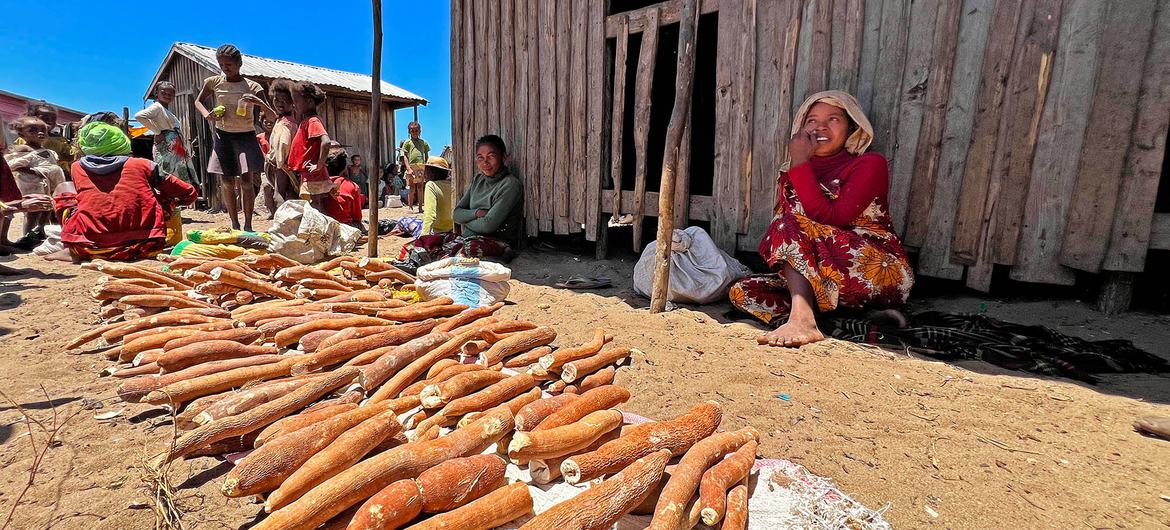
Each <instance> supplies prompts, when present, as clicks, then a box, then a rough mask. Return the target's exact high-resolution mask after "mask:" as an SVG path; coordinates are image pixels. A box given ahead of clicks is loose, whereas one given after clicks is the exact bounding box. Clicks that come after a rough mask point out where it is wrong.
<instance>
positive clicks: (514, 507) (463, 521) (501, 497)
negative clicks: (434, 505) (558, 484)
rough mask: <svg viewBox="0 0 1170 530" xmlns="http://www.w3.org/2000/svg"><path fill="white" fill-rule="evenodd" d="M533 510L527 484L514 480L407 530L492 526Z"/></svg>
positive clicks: (479, 529)
mask: <svg viewBox="0 0 1170 530" xmlns="http://www.w3.org/2000/svg"><path fill="white" fill-rule="evenodd" d="M529 513H532V494H531V493H530V492H529V491H528V485H527V484H525V483H523V482H515V483H512V484H510V485H507V486H504V487H502V488H499V489H497V490H495V491H492V492H491V493H488V494H487V495H484V496H483V497H482V498H480V499H478V500H476V501H473V502H471V503H470V504H467V505H466V506H462V507H460V508H456V509H454V510H451V511H449V512H445V513H441V514H438V515H435V516H433V517H431V518H429V519H426V520H424V521H422V522H420V523H418V524H415V525H412V526H409V527H407V530H441V529H447V528H458V529H460V530H491V529H492V528H496V527H498V526H502V525H505V524H507V523H509V522H511V521H514V520H516V519H519V518H521V517H523V516H525V515H527V514H529Z"/></svg>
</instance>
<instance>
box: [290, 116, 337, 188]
mask: <svg viewBox="0 0 1170 530" xmlns="http://www.w3.org/2000/svg"><path fill="white" fill-rule="evenodd" d="M326 134H327V133H326V132H325V124H323V123H321V118H318V117H316V116H311V117H309V119H307V120H304V121H302V122H301V124H300V125H298V126H297V133H296V135H294V136H293V141H292V145H290V146H289V151H288V167H290V168H292V169H293V171H297V172H301V180H309V181H323V180H329V173H328V172H327V171H326V170H325V165H324V164H320V165H318V166H317V170H316V171H314V172H312V173H309V172H308V171H306V170H305V164H306V163H312V164H317V163H318V162H320V160H321V137H322V136H325V135H326Z"/></svg>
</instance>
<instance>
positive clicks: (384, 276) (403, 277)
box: [366, 270, 414, 284]
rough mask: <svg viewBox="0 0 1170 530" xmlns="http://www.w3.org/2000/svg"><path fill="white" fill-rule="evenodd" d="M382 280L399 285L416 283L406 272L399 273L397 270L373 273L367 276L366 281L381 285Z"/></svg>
mask: <svg viewBox="0 0 1170 530" xmlns="http://www.w3.org/2000/svg"><path fill="white" fill-rule="evenodd" d="M382 280H390V281H391V282H395V283H398V282H401V283H411V282H413V281H414V277H413V276H411V275H409V274H407V273H405V272H402V271H397V270H395V271H384V272H373V273H369V274H366V281H367V282H370V283H378V284H380V283H381V282H382Z"/></svg>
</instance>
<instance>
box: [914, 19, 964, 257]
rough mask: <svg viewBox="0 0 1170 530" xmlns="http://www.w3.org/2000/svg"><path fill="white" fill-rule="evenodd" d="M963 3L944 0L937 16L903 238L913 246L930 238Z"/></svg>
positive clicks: (919, 244)
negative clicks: (928, 236) (944, 124)
mask: <svg viewBox="0 0 1170 530" xmlns="http://www.w3.org/2000/svg"><path fill="white" fill-rule="evenodd" d="M962 4H963V2H962V0H944V1H943V2H942V3H941V5H939V11H938V17H936V18H935V24H934V44H933V45H932V46H931V49H933V50H934V52H933V54H932V55H931V58H930V73H929V74H928V75H929V76H928V77H927V86H926V100H925V102H924V106H923V116H922V127H921V132H920V134H919V137H918V145H917V146H916V149H915V153H914V169H913V171H912V173H911V176H910V181H911V185H910V196H909V197H908V201H907V203H906V229H905V230H904V231H903V234H904V235H903V237H902V242H903V243H905V244H906V245H907V246H911V247H918V246H921V245H922V241H923V240H924V239H925V238H926V228H927V222H928V220H929V218H930V217H929V216H930V206H931V203H932V202H933V201H932V199H933V196H934V183H935V176H936V175H937V173H938V159H939V154H940V152H941V150H942V132H943V123H944V118H945V116H946V112H947V100H948V99H949V98H950V93H951V72H953V71H954V62H955V48H956V43H957V42H958V39H959V15H960V12H959V9H960V8H961V7H962Z"/></svg>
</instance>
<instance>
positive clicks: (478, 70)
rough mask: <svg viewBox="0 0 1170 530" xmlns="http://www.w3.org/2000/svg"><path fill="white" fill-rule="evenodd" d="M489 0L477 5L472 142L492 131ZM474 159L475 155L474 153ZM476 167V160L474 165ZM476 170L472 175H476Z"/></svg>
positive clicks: (480, 1) (480, 0)
mask: <svg viewBox="0 0 1170 530" xmlns="http://www.w3.org/2000/svg"><path fill="white" fill-rule="evenodd" d="M488 3H489V2H488V0H476V2H475V6H476V10H475V56H476V59H475V106H474V107H473V108H472V112H474V113H475V127H473V128H472V131H474V132H473V133H472V135H473V136H472V137H471V138H470V140H471V142H475V138H477V137H479V136H480V135H484V134H487V133H488V132H490V130H489V128H488V110H487V106H488V89H487V87H488V84H489V82H488V71H487V70H488V68H487V63H488V59H487V57H488V53H487V45H488V44H487V32H488V6H487V4H488ZM472 158H473V160H474V155H472ZM472 167H474V162H473V166H472ZM475 173H476V172H475V171H473V172H472V173H471V174H470V175H471V176H474V175H475ZM470 184H471V179H468V180H467V182H464V183H463V185H464V186H469V185H470Z"/></svg>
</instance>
